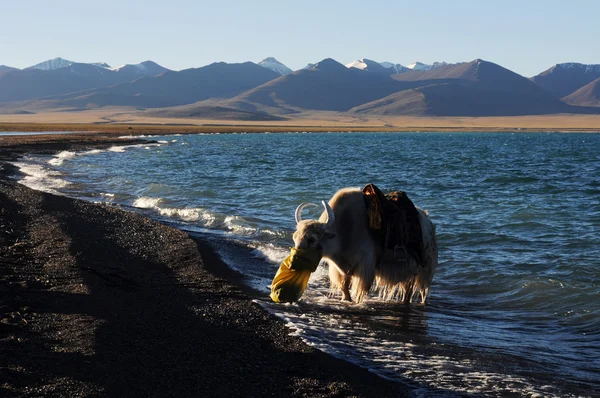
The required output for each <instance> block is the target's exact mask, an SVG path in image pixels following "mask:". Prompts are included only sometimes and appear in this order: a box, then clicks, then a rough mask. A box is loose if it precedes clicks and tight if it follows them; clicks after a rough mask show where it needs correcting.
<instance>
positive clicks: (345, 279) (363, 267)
mask: <svg viewBox="0 0 600 398" xmlns="http://www.w3.org/2000/svg"><path fill="white" fill-rule="evenodd" d="M321 203H322V204H323V207H324V211H323V213H322V214H321V216H320V218H319V219H318V220H308V219H307V220H303V219H302V210H303V209H304V208H305V207H306V206H309V205H313V206H316V205H315V204H313V203H302V204H300V205H299V206H298V207H297V208H296V212H295V218H296V231H295V232H294V234H293V240H294V245H295V247H296V249H309V250H310V249H314V250H318V251H320V252H322V260H323V261H324V262H326V263H327V264H328V266H329V279H330V284H331V289H332V292H340V291H341V293H342V299H343V300H347V301H352V298H354V300H355V301H356V302H361V301H363V300H364V299H365V298H366V297H367V295H368V293H369V292H370V291H372V290H373V291H377V292H378V294H379V296H380V297H381V298H383V299H396V300H399V301H400V302H402V303H405V304H407V303H410V302H412V301H413V296H415V295H416V294H417V293H419V294H420V298H421V302H422V303H425V302H426V300H427V297H428V296H429V288H430V286H431V281H432V278H433V274H434V272H435V269H436V267H437V263H438V248H437V241H436V236H435V226H434V224H433V223H432V222H431V221H430V220H429V214H428V212H427V211H426V210H421V209H419V208H418V207H416V206H415V208H416V210H417V211H418V223H419V224H420V230H421V233H422V250H421V253H418V255H417V253H414V252H410V251H408V252H406V251H405V254H406V255H405V257H404V258H403V261H397V260H395V259H394V256H390V255H389V250H388V249H386V247H385V245H384V244H383V242H382V237H381V234H380V233H379V232H378V231H375V230H373V229H372V228H371V226H370V224H369V214H368V206H367V202H366V200H365V194H364V193H363V191H362V190H361V189H360V188H342V189H340V190H339V191H337V192H336V193H335V194H334V195H333V197H332V198H331V199H330V200H329V202H325V201H322V202H321ZM386 251H387V252H388V253H386Z"/></svg>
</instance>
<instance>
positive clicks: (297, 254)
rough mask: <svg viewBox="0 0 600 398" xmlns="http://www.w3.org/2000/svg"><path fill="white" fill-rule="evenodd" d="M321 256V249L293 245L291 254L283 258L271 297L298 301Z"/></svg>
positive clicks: (277, 299) (281, 301)
mask: <svg viewBox="0 0 600 398" xmlns="http://www.w3.org/2000/svg"><path fill="white" fill-rule="evenodd" d="M321 256H322V253H321V251H320V250H314V249H296V248H295V247H292V250H291V251H290V255H289V256H287V258H286V259H285V260H283V262H282V263H281V265H280V266H279V269H278V270H277V273H276V274H275V278H273V283H271V299H272V300H273V301H275V302H276V303H293V302H294V301H298V300H299V299H300V297H301V296H302V293H304V290H305V289H306V286H307V285H308V278H310V274H311V273H312V272H314V271H315V270H316V269H317V266H318V265H319V261H321Z"/></svg>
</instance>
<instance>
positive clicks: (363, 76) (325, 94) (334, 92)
mask: <svg viewBox="0 0 600 398" xmlns="http://www.w3.org/2000/svg"><path fill="white" fill-rule="evenodd" d="M409 85H410V84H407V83H403V82H398V81H395V80H393V79H391V78H390V77H389V76H388V75H387V74H379V73H369V72H367V71H363V70H359V69H355V68H346V67H345V66H344V65H342V64H340V63H339V62H337V61H335V60H333V59H331V58H327V59H324V60H322V61H321V62H319V63H317V64H315V65H314V66H312V67H310V68H309V69H302V70H299V71H296V72H293V73H290V74H288V75H285V76H282V77H280V78H278V79H275V80H273V81H270V82H268V83H266V84H263V85H261V86H259V87H256V88H254V89H252V90H250V91H247V92H245V93H243V94H241V95H239V96H237V97H235V98H233V99H232V100H230V101H228V103H229V104H230V105H231V104H233V103H235V106H237V107H239V106H245V107H246V109H247V110H251V109H260V108H261V107H266V108H270V109H280V110H281V111H283V112H286V111H290V112H291V111H294V110H298V109H310V110H328V111H346V110H349V109H350V108H352V107H355V106H358V105H361V104H364V103H365V102H370V101H373V100H376V99H378V98H381V97H385V96H387V95H389V94H391V93H393V92H396V91H398V90H401V89H403V88H405V87H407V86H409ZM244 104H246V105H244Z"/></svg>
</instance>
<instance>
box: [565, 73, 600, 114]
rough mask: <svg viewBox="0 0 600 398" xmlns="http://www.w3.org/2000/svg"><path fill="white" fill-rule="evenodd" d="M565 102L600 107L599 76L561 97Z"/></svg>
mask: <svg viewBox="0 0 600 398" xmlns="http://www.w3.org/2000/svg"><path fill="white" fill-rule="evenodd" d="M563 101H564V102H566V103H567V104H571V105H576V106H598V107H600V78H598V79H596V80H594V81H592V82H591V83H588V84H586V85H585V86H583V87H582V88H580V89H579V90H577V91H575V92H574V93H572V94H571V95H568V96H566V97H564V98H563Z"/></svg>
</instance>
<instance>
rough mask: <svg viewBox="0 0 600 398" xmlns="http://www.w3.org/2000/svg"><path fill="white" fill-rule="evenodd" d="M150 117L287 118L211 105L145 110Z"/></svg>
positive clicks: (216, 118) (271, 119) (263, 119)
mask: <svg viewBox="0 0 600 398" xmlns="http://www.w3.org/2000/svg"><path fill="white" fill-rule="evenodd" d="M144 114H145V115H147V116H150V117H168V118H182V119H185V118H197V119H215V120H244V121H274V120H286V119H285V118H282V117H278V116H273V115H270V114H268V113H265V112H251V111H245V110H240V109H233V108H226V107H223V106H210V105H197V104H191V105H182V106H173V107H169V108H162V109H149V110H147V111H145V112H144Z"/></svg>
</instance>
